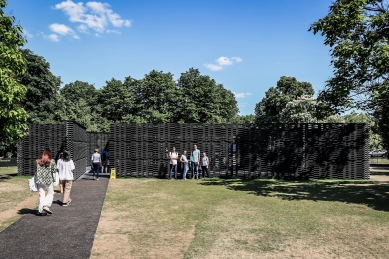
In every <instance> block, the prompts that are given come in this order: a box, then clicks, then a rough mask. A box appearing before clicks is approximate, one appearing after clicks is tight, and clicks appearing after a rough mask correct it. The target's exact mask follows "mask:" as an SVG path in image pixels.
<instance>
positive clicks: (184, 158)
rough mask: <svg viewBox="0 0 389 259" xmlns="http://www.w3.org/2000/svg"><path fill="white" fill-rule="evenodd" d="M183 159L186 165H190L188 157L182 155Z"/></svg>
mask: <svg viewBox="0 0 389 259" xmlns="http://www.w3.org/2000/svg"><path fill="white" fill-rule="evenodd" d="M181 158H182V160H184V163H188V158H186V155H182V156H181Z"/></svg>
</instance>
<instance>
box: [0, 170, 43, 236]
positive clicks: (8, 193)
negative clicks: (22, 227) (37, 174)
mask: <svg viewBox="0 0 389 259" xmlns="http://www.w3.org/2000/svg"><path fill="white" fill-rule="evenodd" d="M27 179H28V177H11V178H10V179H4V180H0V231H2V230H3V229H5V228H6V227H7V226H9V225H10V224H12V223H13V222H15V221H16V220H18V219H19V218H21V217H22V216H23V215H22V214H19V213H18V212H19V211H20V210H22V209H26V208H31V209H32V208H34V207H35V206H36V205H37V202H38V197H37V193H34V192H30V191H29V189H28V184H27Z"/></svg>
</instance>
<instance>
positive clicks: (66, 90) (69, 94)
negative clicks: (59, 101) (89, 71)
mask: <svg viewBox="0 0 389 259" xmlns="http://www.w3.org/2000/svg"><path fill="white" fill-rule="evenodd" d="M60 93H61V95H62V96H63V97H64V98H65V99H66V100H68V101H72V102H73V103H77V102H79V101H80V100H81V99H82V100H85V102H86V103H87V104H88V105H89V106H91V107H93V106H96V104H97V98H98V95H99V91H98V90H97V89H96V88H95V86H94V85H93V84H89V83H87V82H82V81H78V80H77V81H75V82H72V83H69V84H66V85H65V86H64V87H62V88H61V90H60Z"/></svg>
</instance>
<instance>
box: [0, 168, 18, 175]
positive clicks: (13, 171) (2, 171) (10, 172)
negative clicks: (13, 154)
mask: <svg viewBox="0 0 389 259" xmlns="http://www.w3.org/2000/svg"><path fill="white" fill-rule="evenodd" d="M17 173H18V168H17V167H16V166H10V167H0V176H4V175H16V174H17Z"/></svg>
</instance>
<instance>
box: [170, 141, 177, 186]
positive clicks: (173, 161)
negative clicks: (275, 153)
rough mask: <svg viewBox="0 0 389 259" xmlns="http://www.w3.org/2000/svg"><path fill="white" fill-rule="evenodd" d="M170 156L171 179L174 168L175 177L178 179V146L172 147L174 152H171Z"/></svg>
mask: <svg viewBox="0 0 389 259" xmlns="http://www.w3.org/2000/svg"><path fill="white" fill-rule="evenodd" d="M169 158H170V172H169V180H170V179H172V171H173V170H174V178H175V179H176V180H177V159H178V153H177V152H176V147H172V152H169Z"/></svg>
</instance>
